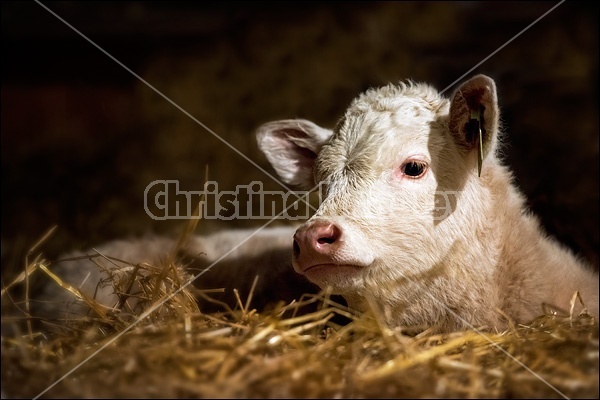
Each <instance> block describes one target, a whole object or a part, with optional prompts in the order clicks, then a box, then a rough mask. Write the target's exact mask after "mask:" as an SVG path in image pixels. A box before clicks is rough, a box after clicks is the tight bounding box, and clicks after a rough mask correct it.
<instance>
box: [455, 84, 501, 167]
mask: <svg viewBox="0 0 600 400" xmlns="http://www.w3.org/2000/svg"><path fill="white" fill-rule="evenodd" d="M498 117H499V111H498V98H497V96H496V84H495V83H494V81H493V80H492V78H490V77H488V76H485V75H477V76H474V77H473V78H471V79H469V80H468V81H466V82H464V83H463V84H462V85H460V87H459V88H458V89H457V90H456V91H455V92H454V94H453V95H452V99H451V102H450V120H449V123H448V127H449V129H450V132H452V134H453V136H454V139H455V140H456V142H457V143H458V144H459V146H460V147H462V148H465V149H466V150H476V151H477V150H478V148H479V146H480V142H479V128H481V138H482V141H481V149H482V150H483V151H482V155H481V157H482V160H483V159H485V157H486V156H487V155H488V154H490V152H491V153H493V152H495V150H496V137H497V134H498ZM477 120H478V121H477Z"/></svg>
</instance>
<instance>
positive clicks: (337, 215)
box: [257, 75, 598, 330]
mask: <svg viewBox="0 0 600 400" xmlns="http://www.w3.org/2000/svg"><path fill="white" fill-rule="evenodd" d="M499 135H500V131H499V111H498V105H497V96H496V87H495V83H494V81H493V80H492V79H490V78H489V77H487V76H484V75H478V76H475V77H473V78H472V79H470V80H468V81H466V82H465V83H463V84H462V85H461V86H460V87H459V88H458V89H457V90H456V91H455V93H454V94H453V95H452V96H451V98H450V99H446V98H444V97H442V96H441V95H440V94H439V93H438V92H437V91H436V90H434V89H433V88H432V87H430V86H428V85H425V84H417V83H401V84H399V85H388V86H385V87H382V88H379V89H371V90H369V91H367V92H366V93H364V94H362V95H360V96H359V97H358V98H356V99H355V100H354V101H353V102H352V104H351V105H350V107H349V108H348V110H347V111H346V113H345V115H344V116H343V118H342V119H341V121H340V122H339V123H338V125H337V127H336V128H335V129H334V130H328V129H324V128H321V127H319V126H317V125H315V124H314V123H312V122H310V121H307V120H300V119H297V120H282V121H275V122H270V123H267V124H265V125H263V126H261V127H260V128H259V130H258V132H257V139H258V144H259V147H260V148H261V150H262V151H263V152H264V154H265V155H266V157H267V158H268V160H269V161H270V162H271V164H272V165H273V167H274V168H275V170H276V171H277V172H278V174H279V176H280V177H281V178H282V179H283V181H285V182H286V183H288V184H293V185H299V186H302V187H303V188H313V187H314V186H315V185H316V184H317V183H322V184H324V186H325V197H324V199H323V201H322V203H321V205H320V207H319V209H318V211H317V212H316V213H315V215H314V216H313V217H312V218H311V219H310V220H309V221H308V222H306V223H305V224H304V225H302V226H301V227H300V228H299V229H298V230H297V231H296V233H295V235H294V242H293V252H292V254H291V256H292V265H293V268H294V270H295V271H296V272H297V273H299V274H301V275H304V276H305V277H307V278H308V279H309V280H310V281H312V282H314V283H315V284H317V285H319V286H320V287H322V288H325V287H330V288H332V289H333V291H334V293H337V294H341V295H343V296H344V297H345V298H346V300H347V301H348V303H349V305H350V306H351V307H353V308H356V309H359V310H362V309H366V308H372V309H375V310H376V311H377V312H378V313H379V314H380V315H381V316H382V317H383V318H384V319H385V320H386V321H387V322H388V323H389V324H391V325H393V326H398V325H420V324H426V325H435V326H438V327H439V328H440V329H444V330H451V329H462V328H466V327H472V326H475V327H480V326H486V327H487V328H489V329H494V328H496V329H502V328H504V327H505V326H506V324H507V319H510V320H514V321H516V322H523V321H527V320H529V319H532V318H534V317H535V316H537V315H540V314H541V313H542V311H543V308H542V307H543V305H544V304H546V305H549V306H553V307H556V308H558V309H560V310H566V311H569V310H570V308H571V299H572V298H573V295H574V294H575V292H576V291H579V293H580V295H581V297H582V299H583V300H584V303H585V306H586V307H587V309H588V311H589V312H590V313H591V314H592V315H594V316H596V317H598V276H597V275H596V274H595V273H594V272H592V270H591V269H590V267H589V266H586V265H584V264H583V263H582V262H581V261H579V260H578V259H577V258H576V257H575V256H574V255H573V254H571V253H570V252H569V251H567V250H566V249H565V248H563V247H562V246H561V245H560V244H558V243H556V242H555V241H553V240H552V239H551V238H549V237H548V236H546V235H545V234H544V233H543V232H542V230H541V228H540V225H539V223H538V220H537V219H536V218H535V217H534V216H532V215H531V214H530V213H529V212H528V211H527V210H526V208H525V204H524V198H523V196H522V195H521V193H520V192H519V191H518V190H517V188H516V187H515V186H514V185H513V184H512V182H511V180H512V177H511V174H510V172H509V170H508V168H507V167H506V166H504V165H502V162H501V160H500V159H499V157H498V154H497V153H498V147H499V143H498V142H499ZM479 174H480V176H479ZM579 305H580V303H579V302H577V304H576V306H579Z"/></svg>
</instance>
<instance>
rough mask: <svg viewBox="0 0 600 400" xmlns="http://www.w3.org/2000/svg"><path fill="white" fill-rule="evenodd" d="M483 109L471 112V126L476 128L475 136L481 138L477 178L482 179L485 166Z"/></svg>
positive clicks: (478, 147)
mask: <svg viewBox="0 0 600 400" xmlns="http://www.w3.org/2000/svg"><path fill="white" fill-rule="evenodd" d="M482 119H483V118H482V115H481V109H479V110H471V121H469V122H470V124H471V126H473V127H474V130H475V134H476V135H478V136H479V140H478V142H479V144H478V146H477V176H478V177H481V166H482V164H483V128H482V127H481V125H482V124H483V122H482Z"/></svg>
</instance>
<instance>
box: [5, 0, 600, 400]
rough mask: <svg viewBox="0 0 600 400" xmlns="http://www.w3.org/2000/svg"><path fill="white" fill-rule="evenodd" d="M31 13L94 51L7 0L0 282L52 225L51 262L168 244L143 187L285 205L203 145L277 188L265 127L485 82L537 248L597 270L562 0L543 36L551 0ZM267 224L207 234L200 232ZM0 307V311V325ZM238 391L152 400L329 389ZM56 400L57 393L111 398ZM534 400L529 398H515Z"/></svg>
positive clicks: (593, 108)
mask: <svg viewBox="0 0 600 400" xmlns="http://www.w3.org/2000/svg"><path fill="white" fill-rule="evenodd" d="M43 4H44V5H45V6H47V7H48V8H49V9H51V10H52V11H53V12H55V13H56V14H57V15H58V16H60V17H61V18H63V19H64V21H66V22H68V23H69V24H71V25H72V28H74V29H76V30H78V31H79V32H81V33H82V34H83V35H85V36H86V37H87V38H89V40H91V41H93V43H94V44H95V45H94V44H93V43H90V41H88V40H86V39H85V38H83V37H82V36H80V35H79V34H78V33H77V32H75V31H74V29H72V28H71V27H69V26H67V25H66V24H65V23H64V22H61V21H60V20H59V19H57V18H56V17H55V16H54V15H52V14H51V13H50V12H49V11H47V10H46V9H45V8H44V7H42V6H41V5H40V4H38V3H37V2H20V1H19V2H17V1H3V2H2V4H1V10H2V14H1V21H2V92H1V147H0V149H1V150H0V151H1V163H2V178H1V196H2V214H1V218H2V222H1V224H2V235H1V240H2V242H1V251H2V253H1V257H2V276H3V278H2V280H3V284H4V285H6V284H7V283H8V282H9V281H10V280H11V279H13V278H14V277H15V276H17V275H18V274H19V273H21V272H22V271H23V268H24V260H25V256H26V255H27V252H28V250H29V249H30V248H31V247H32V246H33V245H34V244H35V242H36V241H37V240H38V239H39V238H40V237H41V236H42V235H43V234H44V233H45V232H46V231H48V229H50V228H51V227H52V226H54V225H57V226H58V227H57V229H56V231H55V232H54V233H53V235H52V236H51V237H49V238H48V239H47V240H46V241H45V242H44V243H42V245H41V246H40V247H39V248H38V252H43V254H44V257H46V258H48V259H55V258H56V257H58V256H59V255H60V254H62V253H64V252H65V251H70V250H74V249H84V248H89V247H91V246H95V245H97V244H99V243H102V242H104V241H107V240H111V239H115V238H125V237H133V236H140V235H144V234H148V233H158V234H166V235H173V234H175V235H176V234H178V233H179V232H180V231H181V229H182V226H183V222H182V221H181V220H166V221H157V220H154V219H152V218H150V217H149V216H148V215H147V213H146V212H145V209H144V190H145V189H146V187H147V186H148V184H149V183H151V182H153V181H155V180H178V181H179V185H180V188H181V189H182V190H200V188H202V186H203V184H204V181H205V178H206V176H208V179H209V180H211V181H215V182H218V186H219V190H235V188H236V186H238V185H248V184H249V183H251V182H253V181H260V182H262V184H263V187H264V188H265V189H267V190H281V187H280V186H278V185H277V184H276V183H275V182H273V181H272V180H271V179H270V178H269V177H267V176H266V175H265V174H264V173H263V172H261V171H260V170H259V169H257V168H256V167H255V166H253V165H252V164H251V163H250V162H249V161H248V160H247V159H245V158H243V157H241V156H240V155H239V154H237V153H236V152H235V151H233V150H232V149H231V148H230V147H228V146H226V145H225V144H224V143H223V142H222V141H221V140H219V139H218V138H217V137H215V135H214V134H216V135H218V136H219V137H220V138H222V139H224V140H225V141H226V142H227V143H229V144H231V146H233V147H235V148H236V149H238V150H239V151H240V152H241V153H243V154H244V155H246V156H247V157H248V158H249V159H251V160H252V161H254V162H256V163H258V164H259V165H260V166H261V167H262V168H264V169H266V170H268V171H269V172H272V170H271V168H270V167H269V166H268V163H267V161H266V160H265V159H264V157H263V156H262V155H261V154H259V150H258V148H257V146H256V141H255V137H254V131H255V129H256V128H257V127H258V126H259V125H260V124H262V123H264V122H266V121H270V120H276V119H283V118H306V119H310V120H312V121H315V122H316V123H318V124H320V125H322V126H327V127H333V126H334V125H335V124H336V122H337V120H338V118H339V117H340V116H341V113H342V112H343V111H344V110H345V109H346V107H347V106H348V104H349V103H350V101H351V100H352V99H353V98H354V97H355V96H356V95H357V94H358V93H359V92H361V91H363V90H365V89H367V88H370V87H376V86H380V85H384V84H387V83H389V82H398V81H400V80H404V79H412V80H415V81H424V82H428V83H430V84H432V85H433V86H435V87H437V88H438V89H440V90H442V89H445V88H448V87H449V85H451V84H453V83H456V81H457V80H458V79H459V78H461V77H463V76H465V74H467V73H468V74H467V75H466V77H469V76H472V75H474V74H476V73H485V74H487V75H489V76H491V77H492V78H494V79H495V81H496V83H497V87H498V97H499V102H500V106H501V115H502V125H503V130H504V132H505V135H504V145H503V153H504V155H505V160H506V164H508V165H509V166H510V167H511V169H512V170H513V172H514V177H515V182H516V183H517V185H518V186H519V187H520V188H521V190H522V191H523V192H524V194H525V195H526V197H527V199H528V205H529V207H530V208H531V210H532V211H533V212H534V213H535V214H536V215H538V216H539V218H540V220H541V222H542V225H543V226H544V228H545V229H546V230H547V232H548V233H549V234H551V235H553V236H555V237H556V238H557V239H558V240H559V241H560V242H562V243H564V244H566V245H567V246H569V247H570V248H571V249H573V250H574V251H575V252H576V253H578V254H579V255H580V256H581V257H582V258H583V259H586V260H588V261H589V262H590V263H592V264H593V265H594V266H595V268H598V262H599V253H598V249H599V247H600V246H599V244H600V243H599V241H600V238H599V229H598V226H599V225H598V222H599V219H598V218H599V215H598V204H599V190H598V182H599V179H598V178H599V176H598V174H599V168H598V152H599V143H598V6H597V5H592V4H591V3H586V2H564V3H561V4H560V5H559V6H558V7H556V8H555V9H554V10H553V11H552V12H550V13H548V14H547V15H545V16H544V17H543V18H541V19H539V20H538V18H540V17H541V16H543V15H544V14H545V13H546V12H547V11H548V10H550V9H551V8H552V7H553V6H555V5H556V4H558V3H557V2H509V3H506V2H487V1H474V2H348V3H337V2H314V3H313V2H293V3H288V2H179V1H174V2H167V1H162V2H143V1H124V2H104V1H102V2H74V1H60V2H43ZM536 20H538V21H537V22H536V23H535V24H533V25H531V24H532V23H533V22H534V21H536ZM517 34H519V35H517ZM105 53H108V54H105ZM109 55H110V56H109ZM484 60H485V61H484ZM482 61H484V62H482ZM481 62H482V63H481ZM480 63H481V64H480ZM476 65H478V66H477V67H476V68H474V69H472V68H473V67H475V66H476ZM448 90H449V91H451V90H452V88H451V87H450V88H449V89H448ZM157 92H159V93H160V94H159V93H157ZM449 93H450V92H449ZM449 93H448V95H449ZM161 94H162V95H161ZM165 97H167V98H168V99H170V100H171V101H172V102H173V103H175V104H176V106H175V105H174V104H172V103H171V102H170V101H167V100H166V99H165ZM190 116H192V117H193V118H191V117H190ZM198 121H199V122H200V123H198ZM211 132H212V133H211ZM213 133H214V134H213ZM206 174H208V175H206ZM262 223H264V221H256V220H249V219H244V220H235V219H234V220H229V221H223V220H218V219H213V220H202V221H200V222H199V224H198V227H197V229H196V231H197V232H198V233H206V232H213V231H216V230H220V229H225V228H230V227H233V226H259V225H260V224H262ZM277 223H285V221H278V222H277ZM7 302H9V300H8V299H7V298H5V297H3V298H2V305H3V313H4V310H5V304H6V303H7ZM4 325H5V324H4V323H3V352H4ZM561 329H562V328H561ZM589 335H591V336H592V341H593V340H594V338H595V350H594V349H593V348H592V353H593V352H594V351H595V353H594V354H595V357H596V358H595V367H594V365H592V367H590V368H591V369H590V371H591V372H594V371H595V373H596V374H597V371H598V366H597V362H598V359H597V357H598V347H597V343H598V341H597V340H598V327H597V323H596V325H595V327H593V328H592V331H591V333H589ZM589 335H588V336H589ZM586 337H587V336H586ZM467 342H468V340H467ZM467 347H468V346H467ZM373 351H374V352H375V350H373ZM257 354H259V353H257ZM373 354H375V353H373ZM377 354H379V353H377ZM549 354H551V352H549ZM307 357H308V356H307ZM374 357H376V356H374ZM591 357H592V364H593V357H594V356H593V355H592V356H591ZM309 359H310V357H308V358H306V359H305V360H304V361H303V362H309ZM588 361H589V360H588ZM311 362H314V360H312V361H311ZM10 368H11V365H8V364H5V359H4V357H3V364H2V370H3V373H2V386H3V390H4V388H8V387H9V386H10V385H9V384H10V382H9V381H7V379H9V375H7V374H6V373H5V371H6V370H7V369H10ZM19 368H22V370H21V371H26V368H24V367H23V366H20V367H19ZM594 368H595V369H594ZM222 371H223V370H221V372H222ZM23 373H24V372H23ZM424 373H425V374H426V375H427V376H435V373H434V372H432V371H428V372H424ZM432 374H433V375H432ZM387 378H388V377H387V376H386V377H385V379H387ZM11 379H12V378H11ZM215 379H216V378H215ZM373 379H374V381H373V382H375V378H373ZM381 379H384V378H381ZM136 382H137V381H136ZM377 382H379V383H381V382H382V381H377ZM386 382H387V381H386ZM388 383H389V382H388ZM388 383H386V384H388ZM389 385H392V386H393V384H392V383H389ZM389 385H388V386H389ZM403 385H405V386H403V388H404V390H405V391H404V392H402V393H399V392H394V391H393V390H392V391H391V392H389V391H388V392H386V391H385V390H383V389H382V391H380V392H375V391H369V390H371V389H365V387H359V386H357V387H356V392H343V391H342V392H340V393H343V394H344V395H345V396H349V395H352V394H354V393H359V394H363V395H374V396H395V397H398V396H404V395H411V394H412V395H414V394H415V393H421V392H416V391H414V390H413V389H414V388H412V387H409V386H410V385H409V383H406V382H404V383H403ZM406 385H408V386H406ZM309 386H310V385H309ZM367 386H368V385H367ZM388 386H385V387H388ZM392 386H389V387H392ZM249 387H250V389H248V388H246V390H247V391H246V392H227V391H221V392H219V391H218V390H217V389H214V388H212V389H210V390H216V391H214V392H211V391H210V390H208V389H206V390H205V389H198V388H192V387H187V388H185V389H182V388H179V389H177V390H179V391H177V390H176V389H172V390H173V391H171V392H160V391H158V392H149V394H148V393H145V394H146V395H151V396H181V395H183V396H186V395H188V396H189V395H197V394H198V393H201V394H202V395H204V396H209V397H210V396H220V395H223V393H225V394H224V396H228V395H235V396H246V397H248V396H249V397H256V396H259V397H260V396H268V397H275V396H277V395H282V396H286V395H287V396H292V397H295V396H304V395H308V396H311V395H316V396H321V397H323V396H324V397H326V396H333V395H336V393H338V392H335V391H329V392H328V391H318V390H316V389H315V390H314V391H312V392H311V391H306V392H302V391H301V390H300V389H298V388H295V389H294V390H296V391H294V390H292V391H290V392H277V391H274V392H268V391H264V390H266V389H264V388H262V387H261V389H260V390H258V389H256V387H255V389H256V390H255V391H252V390H253V389H252V387H251V386H249ZM382 387H383V386H382ZM309 389H310V388H309ZM313 389H314V388H313ZM61 390H63V391H62V392H60V391H59V392H56V393H62V394H63V395H82V396H91V397H94V396H97V395H99V394H98V393H100V395H110V394H111V393H110V392H86V393H83V394H82V393H79V392H77V391H70V390H72V389H64V388H63V389H61ZM90 390H91V389H90ZM186 390H187V391H186ZM202 390H205V391H202ZM219 390H220V389H219ZM223 390H225V389H223ZM261 390H262V391H261ZM307 390H308V389H307ZM311 390H312V389H311ZM386 390H387V389H386ZM390 390H391V389H390ZM411 390H413V391H411ZM590 390H591V391H588V392H583V394H584V395H591V396H594V393H595V396H596V397H597V395H598V384H597V381H596V383H595V386H594V385H592V387H591V389H590ZM15 393H20V394H23V393H25V395H26V396H33V395H36V394H37V393H32V392H27V391H25V392H20V391H18V390H17V391H16V392H15ZM118 393H120V394H121V395H122V396H127V395H131V393H129V392H126V391H123V392H118ZM182 393H183V394H182ZM422 393H425V394H424V395H437V396H442V397H445V396H448V397H451V396H452V395H461V394H462V395H469V394H475V395H476V396H484V395H485V392H484V393H483V394H482V393H480V392H477V391H474V392H469V393H466V394H465V393H462V392H448V393H450V394H448V393H445V392H443V391H442V392H433V393H430V392H422ZM490 393H491V395H497V396H504V395H512V396H515V397H520V396H521V395H522V394H523V393H521V394H519V393H518V392H511V391H508V392H507V391H498V392H488V394H490ZM532 393H533V395H535V394H537V393H538V392H535V391H533V392H528V393H526V395H532ZM550 393H551V395H556V393H555V392H550ZM574 393H580V392H574ZM9 394H10V392H9ZM47 395H48V396H54V395H53V394H52V392H49V393H48V394H47ZM56 395H57V396H60V394H56Z"/></svg>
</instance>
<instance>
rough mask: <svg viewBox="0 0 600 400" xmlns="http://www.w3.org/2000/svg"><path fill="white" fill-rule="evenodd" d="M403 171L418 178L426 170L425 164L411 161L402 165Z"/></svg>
mask: <svg viewBox="0 0 600 400" xmlns="http://www.w3.org/2000/svg"><path fill="white" fill-rule="evenodd" d="M402 172H403V173H404V175H407V176H409V177H411V178H418V177H419V176H421V175H423V172H425V164H422V163H419V162H416V161H409V162H407V163H406V164H404V165H403V166H402Z"/></svg>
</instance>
